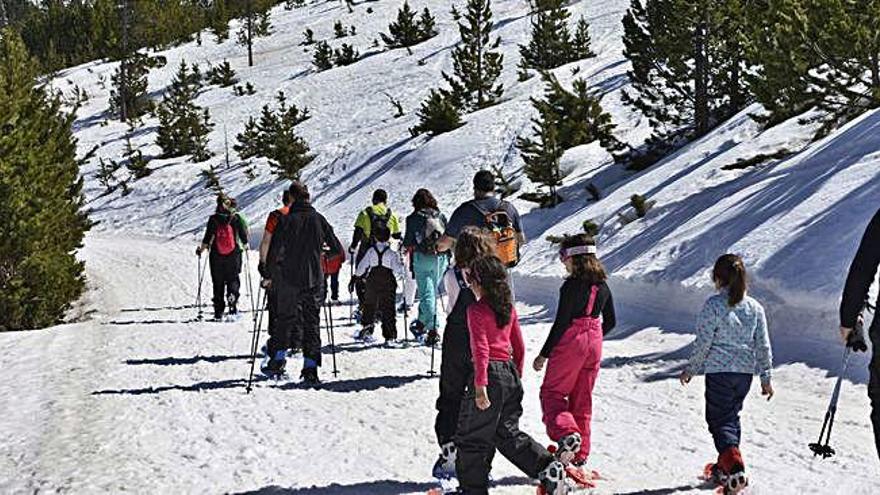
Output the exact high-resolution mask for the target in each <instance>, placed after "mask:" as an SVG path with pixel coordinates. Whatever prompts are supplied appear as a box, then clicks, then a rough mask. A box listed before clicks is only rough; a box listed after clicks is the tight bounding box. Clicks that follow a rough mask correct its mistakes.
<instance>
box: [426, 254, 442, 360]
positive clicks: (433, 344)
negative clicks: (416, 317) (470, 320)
mask: <svg viewBox="0 0 880 495" xmlns="http://www.w3.org/2000/svg"><path fill="white" fill-rule="evenodd" d="M435 262H436V269H435V270H434V273H436V274H437V276H438V277H441V274H440V256H439V255H438V256H437V258H436V260H435ZM438 285H439V284H438ZM437 298H438V294H437V287H436V286H435V287H434V328H433V331H434V335H435V337H434V340H433V341H432V342H431V369H429V370H428V376H434V352H435V349H436V348H437V342H436V339H438V338H440V332H438V331H437ZM429 335H430V333H429Z"/></svg>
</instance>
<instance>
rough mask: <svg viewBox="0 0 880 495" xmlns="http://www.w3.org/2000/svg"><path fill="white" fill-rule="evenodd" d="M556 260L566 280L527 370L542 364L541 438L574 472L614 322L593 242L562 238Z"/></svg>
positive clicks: (586, 441) (585, 453) (585, 451)
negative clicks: (605, 340) (562, 266)
mask: <svg viewBox="0 0 880 495" xmlns="http://www.w3.org/2000/svg"><path fill="white" fill-rule="evenodd" d="M559 258H560V260H561V261H562V263H564V264H565V269H566V270H567V271H568V274H569V276H568V278H567V279H566V280H565V282H564V283H563V284H562V288H561V289H560V290H559V308H558V309H557V311H556V320H555V321H554V322H553V327H552V328H551V329H550V334H549V335H548V336H547V340H546V342H545V343H544V347H543V348H541V353H540V354H539V355H538V357H536V358H535V361H534V363H533V367H534V369H535V371H541V369H542V368H543V367H544V363H547V373H546V374H545V375H544V383H543V384H542V385H541V410H542V412H543V419H544V425H545V426H546V427H547V435H549V436H550V439H551V440H553V441H554V442H557V445H558V447H557V451H556V456H557V458H558V459H559V460H560V461H562V462H563V464H569V463H573V464H574V465H575V466H576V468H578V467H580V466H583V465H584V464H586V461H587V458H588V457H589V455H590V431H591V430H590V420H591V418H592V416H593V386H594V385H595V384H596V377H597V376H598V375H599V364H600V363H601V361H602V338H603V335H604V334H606V333H608V332H609V331H611V330H612V329H613V328H614V326H615V325H616V318H615V315H614V302H613V300H612V297H611V290H610V289H609V288H608V285H607V284H606V283H605V280H606V278H607V276H606V275H605V268H604V267H603V266H602V263H601V262H600V261H599V259H598V258H597V257H596V243H595V241H594V240H593V237H592V236H590V235H587V234H580V235H576V236H571V237H566V238H565V240H563V241H562V246H561V249H560V250H559ZM600 316H601V320H600Z"/></svg>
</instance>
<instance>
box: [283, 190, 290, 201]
mask: <svg viewBox="0 0 880 495" xmlns="http://www.w3.org/2000/svg"><path fill="white" fill-rule="evenodd" d="M281 202H282V203H284V204H290V191H289V190H288V189H285V190H284V192H283V193H281Z"/></svg>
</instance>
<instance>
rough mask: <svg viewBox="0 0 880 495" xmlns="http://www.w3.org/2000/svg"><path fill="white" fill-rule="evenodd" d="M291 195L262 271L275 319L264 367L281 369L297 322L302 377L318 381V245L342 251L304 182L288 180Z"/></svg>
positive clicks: (271, 370) (320, 286) (274, 372)
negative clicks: (274, 299)
mask: <svg viewBox="0 0 880 495" xmlns="http://www.w3.org/2000/svg"><path fill="white" fill-rule="evenodd" d="M290 198H291V200H292V201H293V203H292V204H291V205H290V213H288V214H287V215H285V216H283V217H281V219H280V220H279V222H278V226H277V228H276V229H275V234H274V235H273V236H272V243H271V246H270V247H269V256H268V259H267V264H266V267H265V269H264V272H265V273H263V274H262V275H263V277H264V278H266V279H267V280H268V281H269V282H268V284H270V285H271V286H272V289H273V290H274V291H276V297H277V308H276V313H277V319H278V324H277V325H276V327H275V328H276V329H277V331H276V332H275V334H274V335H271V336H270V338H269V343H268V345H267V353H268V356H269V357H270V359H269V362H268V365H267V370H266V373H267V374H268V375H276V376H277V375H280V374H282V373H284V366H285V364H286V353H287V349H288V348H289V347H290V345H291V336H290V329H292V328H294V327H295V325H296V323H299V326H300V329H301V330H302V347H303V370H302V375H301V378H302V379H303V381H304V382H306V383H308V384H317V383H318V366H320V365H321V331H320V315H321V303H322V301H323V284H324V273H323V271H322V269H321V253H322V248H323V247H324V246H325V245H326V246H329V248H330V253H331V254H341V253H343V252H344V251H343V247H342V244H341V243H340V242H339V239H338V238H337V237H336V234H334V233H333V228H332V227H331V226H330V224H329V223H327V220H326V219H325V218H324V217H323V216H322V215H321V214H320V213H318V212H317V211H316V210H315V208H314V207H312V205H311V202H310V197H309V190H308V188H307V187H306V186H305V184H303V183H301V182H299V181H294V182H293V184H291V185H290Z"/></svg>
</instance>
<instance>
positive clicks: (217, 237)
mask: <svg viewBox="0 0 880 495" xmlns="http://www.w3.org/2000/svg"><path fill="white" fill-rule="evenodd" d="M229 206H230V201H229V198H227V197H226V196H224V195H222V194H221V195H218V196H217V210H216V211H215V212H214V214H213V215H211V217H210V218H208V226H207V227H206V228H205V235H204V237H202V243H201V244H200V245H199V247H198V248H196V255H198V256H201V255H202V252H204V251H206V250H210V257H209V258H208V260H209V262H210V265H211V282H212V285H213V289H214V299H213V302H214V319H215V320H220V319H222V318H223V311H224V310H225V309H226V307H227V305H228V307H229V314H230V315H234V314H237V313H238V309H237V303H238V298H239V289H240V287H241V281H240V279H239V274H240V273H241V253H242V251H241V247H242V246H247V243H248V237H247V229H245V227H244V224H243V223H242V220H241V217H240V216H238V215H233V214H232V212H231V211H230V207H229ZM224 293H225V295H224Z"/></svg>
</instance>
